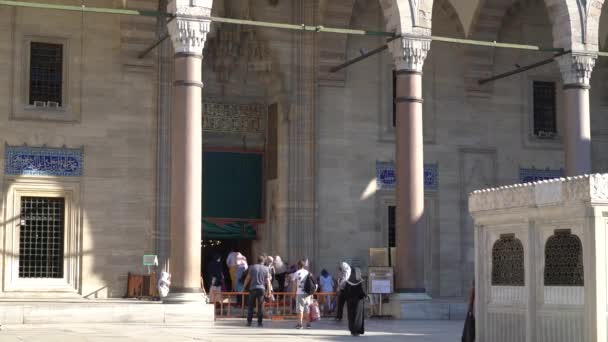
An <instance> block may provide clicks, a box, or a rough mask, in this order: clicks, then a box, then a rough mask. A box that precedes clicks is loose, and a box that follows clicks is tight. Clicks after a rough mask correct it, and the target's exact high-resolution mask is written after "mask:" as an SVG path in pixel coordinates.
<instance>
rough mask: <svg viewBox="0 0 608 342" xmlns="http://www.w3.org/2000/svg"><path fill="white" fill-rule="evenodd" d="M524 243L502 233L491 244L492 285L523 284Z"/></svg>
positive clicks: (513, 236) (511, 235) (512, 235)
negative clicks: (492, 244)
mask: <svg viewBox="0 0 608 342" xmlns="http://www.w3.org/2000/svg"><path fill="white" fill-rule="evenodd" d="M524 273H525V272H524V245H523V244H522V243H521V240H519V239H518V238H516V237H515V234H503V235H501V236H500V239H499V240H497V241H496V242H495V243H494V246H492V286H524V285H525V276H524Z"/></svg>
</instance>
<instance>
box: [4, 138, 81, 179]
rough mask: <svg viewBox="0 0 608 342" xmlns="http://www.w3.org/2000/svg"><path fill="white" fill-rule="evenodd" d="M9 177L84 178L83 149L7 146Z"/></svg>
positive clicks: (6, 159) (6, 162) (5, 167)
mask: <svg viewBox="0 0 608 342" xmlns="http://www.w3.org/2000/svg"><path fill="white" fill-rule="evenodd" d="M5 147H6V148H5V159H4V160H5V166H4V172H5V173H6V174H7V175H27V176H63V177H79V176H82V169H83V165H82V164H83V156H82V149H68V148H48V147H29V146H8V145H6V146H5Z"/></svg>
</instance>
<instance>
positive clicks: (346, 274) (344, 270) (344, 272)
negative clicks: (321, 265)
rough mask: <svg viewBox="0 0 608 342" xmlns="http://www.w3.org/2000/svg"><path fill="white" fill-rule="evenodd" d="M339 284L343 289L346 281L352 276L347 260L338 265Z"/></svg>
mask: <svg viewBox="0 0 608 342" xmlns="http://www.w3.org/2000/svg"><path fill="white" fill-rule="evenodd" d="M338 270H339V274H338V286H339V287H340V289H343V288H344V286H345V285H346V281H347V280H348V278H350V273H351V269H350V266H349V265H348V264H347V263H346V262H342V263H341V264H340V266H339V267H338Z"/></svg>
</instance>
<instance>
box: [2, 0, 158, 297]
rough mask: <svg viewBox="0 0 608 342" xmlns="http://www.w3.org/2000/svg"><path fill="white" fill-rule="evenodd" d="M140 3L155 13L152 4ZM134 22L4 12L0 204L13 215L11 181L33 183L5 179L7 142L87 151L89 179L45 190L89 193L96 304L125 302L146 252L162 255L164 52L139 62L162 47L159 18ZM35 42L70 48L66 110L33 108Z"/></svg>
mask: <svg viewBox="0 0 608 342" xmlns="http://www.w3.org/2000/svg"><path fill="white" fill-rule="evenodd" d="M130 4H131V3H130ZM96 5H98V6H100V7H112V6H113V5H114V2H112V1H102V2H97V3H96ZM132 5H135V6H137V7H139V8H145V7H146V6H147V8H149V9H155V7H154V6H155V4H154V3H151V2H146V3H144V4H132ZM129 18H130V17H126V18H125V17H120V16H116V15H104V14H90V13H87V14H85V15H84V17H83V16H82V15H81V14H79V13H77V12H66V11H49V10H38V9H25V8H19V9H17V8H11V7H7V6H0V83H2V84H3V85H4V86H3V87H0V98H1V99H2V100H0V136H2V142H1V143H0V173H2V175H3V177H2V184H3V186H2V188H3V196H2V198H1V199H0V201H1V202H0V203H1V205H2V207H3V213H5V211H4V209H6V206H7V203H6V201H7V198H8V196H10V194H8V191H9V189H8V186H7V184H8V182H9V181H10V182H11V183H14V182H16V183H19V182H27V181H28V179H29V180H30V181H31V180H32V178H33V177H24V176H21V177H17V178H16V179H15V178H10V177H8V176H6V175H4V162H5V160H4V148H5V144H9V145H23V144H27V145H29V146H43V145H46V146H48V147H62V146H66V147H68V148H80V147H82V148H83V150H84V152H83V153H84V170H83V175H82V177H65V178H64V179H61V178H55V177H41V178H37V180H36V182H39V183H40V184H42V185H41V187H40V189H41V191H42V190H43V189H44V188H45V187H58V188H62V187H64V186H66V185H65V184H68V185H69V184H71V183H73V182H75V183H76V184H77V187H78V188H79V189H80V190H79V194H78V195H79V198H80V200H79V202H76V203H77V208H75V210H76V211H77V212H79V213H80V216H79V217H80V220H81V221H80V222H79V223H80V227H81V232H80V234H81V235H80V238H81V241H80V243H81V245H80V253H81V254H80V255H79V257H80V261H79V268H78V269H77V271H78V272H79V278H81V279H82V280H81V282H80V283H77V284H74V286H75V289H76V290H77V291H78V292H79V293H80V294H81V295H83V296H85V297H87V298H103V297H122V296H123V295H124V294H125V292H126V285H127V273H128V272H142V271H143V269H142V266H141V263H142V261H141V257H142V255H143V254H144V253H154V241H153V231H154V208H155V195H154V190H155V168H156V165H155V149H156V91H157V89H156V83H155V82H156V72H155V69H154V57H153V56H154V54H152V56H150V57H149V58H147V59H144V60H138V59H137V58H136V53H137V52H139V51H140V50H139V47H140V46H145V45H148V44H150V43H151V42H153V40H154V23H155V20H154V19H145V18H137V19H134V20H135V21H133V22H132V21H130V19H129ZM27 37H32V40H37V39H58V40H60V41H61V42H64V43H65V44H66V46H67V49H66V50H65V51H66V54H65V58H66V59H67V63H66V65H67V101H66V105H67V107H68V108H67V110H66V111H65V112H55V113H42V114H41V115H39V116H35V115H34V114H32V113H30V112H28V111H27V110H25V109H24V107H25V106H24V105H25V102H26V100H25V97H24V93H23V89H25V87H26V84H25V81H26V80H25V78H24V72H25V70H26V65H25V62H26V60H27V58H26V55H25V52H24V51H26V49H25V47H26V46H25V44H26V39H27ZM25 116H29V117H27V120H26V117H25ZM22 118H23V119H22ZM68 178H69V179H68ZM66 182H67V183H66ZM45 184H46V185H45ZM7 215H8V214H7ZM2 221H3V222H4V226H3V227H4V228H3V229H2V232H7V231H9V227H11V226H10V224H11V222H10V217H3V219H2ZM1 240H2V241H4V243H10V242H9V241H6V240H5V239H4V237H3V238H2V239H1ZM6 247H7V246H3V250H6V249H5V248H6ZM69 257H74V256H69ZM4 266H5V267H7V268H6V269H5V271H7V272H8V271H10V270H9V268H10V267H11V266H9V265H8V264H4ZM6 285H7V283H6V282H5V283H4V286H3V291H6V290H7V287H6ZM73 290H74V289H73ZM0 295H2V296H5V295H9V294H8V293H6V292H0ZM10 295H14V294H10ZM30 295H35V294H30Z"/></svg>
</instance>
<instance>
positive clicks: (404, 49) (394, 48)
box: [388, 37, 431, 72]
mask: <svg viewBox="0 0 608 342" xmlns="http://www.w3.org/2000/svg"><path fill="white" fill-rule="evenodd" d="M388 44H389V45H388V46H389V49H390V51H391V53H392V54H393V60H394V62H395V70H406V71H413V72H422V67H423V66H424V60H425V59H426V55H427V53H428V52H429V50H430V49H431V38H430V37H429V38H410V37H401V38H399V39H395V40H393V41H392V42H390V43H388Z"/></svg>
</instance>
